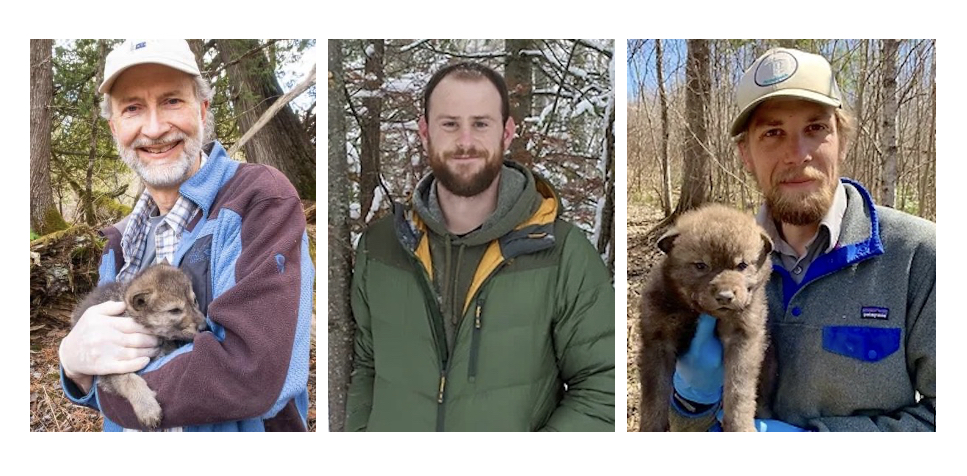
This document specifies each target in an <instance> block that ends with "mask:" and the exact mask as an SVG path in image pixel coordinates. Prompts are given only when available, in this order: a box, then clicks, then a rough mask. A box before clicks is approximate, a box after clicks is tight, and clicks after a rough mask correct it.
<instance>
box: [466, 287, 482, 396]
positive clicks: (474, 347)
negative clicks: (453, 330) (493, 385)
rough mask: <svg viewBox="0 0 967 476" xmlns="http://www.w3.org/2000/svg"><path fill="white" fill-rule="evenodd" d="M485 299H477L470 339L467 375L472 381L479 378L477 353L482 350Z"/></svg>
mask: <svg viewBox="0 0 967 476" xmlns="http://www.w3.org/2000/svg"><path fill="white" fill-rule="evenodd" d="M483 305H484V299H483V298H480V299H477V309H476V310H475V311H474V319H473V337H472V338H471V340H470V363H469V367H470V369H469V371H468V372H467V377H468V378H469V380H470V383H474V382H476V380H477V354H478V353H479V350H480V316H481V314H483Z"/></svg>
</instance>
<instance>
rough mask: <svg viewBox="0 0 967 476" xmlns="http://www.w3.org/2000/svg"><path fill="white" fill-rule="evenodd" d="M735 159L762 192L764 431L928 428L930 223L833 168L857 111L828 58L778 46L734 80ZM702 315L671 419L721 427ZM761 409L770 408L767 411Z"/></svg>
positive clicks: (932, 400)
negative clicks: (771, 386)
mask: <svg viewBox="0 0 967 476" xmlns="http://www.w3.org/2000/svg"><path fill="white" fill-rule="evenodd" d="M736 102H737V106H738V110H739V112H738V114H737V115H736V117H735V119H734V120H733V121H732V125H731V129H730V132H731V135H732V136H733V138H734V140H735V142H736V145H737V148H738V152H739V156H740V157H741V158H742V162H743V164H744V165H745V167H746V169H747V170H748V171H749V172H751V173H752V174H753V175H754V176H755V178H756V181H757V182H758V184H759V188H760V190H761V191H762V193H763V195H764V197H765V204H764V205H763V206H762V209H761V210H760V212H759V215H758V216H757V220H758V222H759V224H760V225H762V226H763V227H764V228H765V229H766V231H767V232H769V234H770V235H771V237H772V240H773V241H774V243H775V250H774V251H773V268H774V273H773V275H772V279H771V281H770V282H769V285H768V296H769V328H770V334H771V345H772V346H773V347H774V348H775V349H776V351H777V354H778V364H779V368H778V379H777V380H778V381H777V385H776V387H775V396H774V398H773V399H772V405H771V415H759V416H761V417H763V419H759V420H756V424H757V428H758V429H759V431H935V429H936V226H935V224H934V223H932V222H929V221H926V220H923V219H920V218H917V217H913V216H910V215H907V214H905V213H902V212H899V211H896V210H893V209H891V208H885V207H880V206H876V205H874V204H873V201H872V199H871V197H870V194H869V193H868V192H867V191H866V189H864V188H863V186H862V185H860V184H859V183H857V182H855V181H852V180H849V179H846V178H840V177H839V164H840V162H841V161H843V160H844V159H845V156H846V151H847V145H848V143H849V138H850V135H851V133H852V129H853V126H852V124H851V118H850V117H849V115H848V114H847V112H846V111H845V110H844V104H843V98H842V95H841V94H840V91H839V88H838V87H837V85H836V78H835V75H834V74H833V71H832V68H831V67H830V64H829V62H828V61H826V59H825V58H823V57H822V56H818V55H814V54H809V53H805V52H802V51H798V50H794V49H786V48H775V49H771V50H769V51H767V52H766V53H765V54H763V55H762V56H760V57H759V58H758V59H757V60H756V61H755V63H753V64H752V66H751V67H750V68H749V69H748V70H747V71H746V72H745V74H744V75H743V76H742V79H741V80H740V81H739V85H738V88H737V94H736ZM701 319H702V320H703V322H704V325H703V324H700V325H699V331H698V332H697V334H696V337H695V339H694V340H693V346H692V348H691V349H690V350H689V352H688V354H687V355H686V356H683V357H682V359H680V360H679V362H678V366H677V371H676V376H675V395H674V397H673V401H672V404H671V405H672V408H673V410H674V411H673V412H672V414H673V417H672V418H673V422H672V428H673V429H679V430H686V429H687V430H704V429H708V428H709V427H713V428H714V426H715V415H716V413H717V411H718V410H719V409H720V407H721V395H722V368H721V361H722V351H721V344H720V343H719V342H718V340H717V339H716V338H714V328H715V326H714V320H713V318H711V317H709V316H702V318H701ZM767 418H768V419H767Z"/></svg>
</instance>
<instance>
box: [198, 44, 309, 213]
mask: <svg viewBox="0 0 967 476" xmlns="http://www.w3.org/2000/svg"><path fill="white" fill-rule="evenodd" d="M216 44H217V45H218V49H219V51H220V53H221V55H222V57H223V62H224V63H225V64H228V65H229V66H228V67H227V70H228V78H229V83H230V85H231V99H232V104H233V106H234V108H235V113H236V114H237V116H238V127H239V132H240V133H244V132H245V131H247V130H248V129H249V128H250V127H252V126H253V125H254V124H255V123H256V122H257V121H258V119H259V117H261V116H262V113H263V112H265V110H266V109H268V108H269V106H271V105H272V103H273V102H275V101H276V100H277V99H278V98H280V97H281V96H282V94H283V93H282V88H281V87H280V86H279V82H278V80H277V79H276V78H275V72H274V71H273V70H272V68H271V67H270V66H269V61H268V58H267V57H266V54H265V53H264V52H263V51H259V52H257V53H256V54H251V55H247V56H245V57H243V55H246V53H248V52H250V51H251V50H252V49H253V48H257V47H258V41H257V40H216ZM236 59H240V60H238V61H235V60H236ZM233 61H234V62H233ZM245 158H246V160H248V161H249V162H254V163H259V164H266V165H271V166H272V167H275V168H276V169H279V171H281V172H282V173H283V174H285V176H286V177H287V178H288V179H289V181H290V182H292V185H293V186H294V187H295V189H296V191H297V192H298V193H299V196H300V197H302V198H303V199H315V196H316V150H315V147H314V146H313V145H312V142H311V141H310V137H309V136H308V135H306V133H305V131H304V129H303V127H302V124H301V123H300V122H299V118H298V116H297V115H296V114H295V113H294V112H292V109H291V108H289V107H288V106H287V107H284V108H282V110H281V111H279V113H278V114H276V115H275V116H274V117H273V118H272V120H271V121H269V123H268V124H266V126H265V127H264V128H262V130H261V131H259V133H258V134H256V135H255V136H254V137H253V138H252V140H251V141H249V142H248V143H247V144H245Z"/></svg>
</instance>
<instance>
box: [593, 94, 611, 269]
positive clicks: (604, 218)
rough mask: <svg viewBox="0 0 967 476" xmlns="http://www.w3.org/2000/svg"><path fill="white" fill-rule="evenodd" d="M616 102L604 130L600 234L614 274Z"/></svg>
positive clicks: (600, 243) (601, 247)
mask: <svg viewBox="0 0 967 476" xmlns="http://www.w3.org/2000/svg"><path fill="white" fill-rule="evenodd" d="M614 108H615V104H614V101H612V102H611V106H610V108H609V109H610V111H608V117H607V119H606V120H607V126H606V128H605V131H604V141H605V144H604V146H605V151H604V153H605V154H606V155H607V156H606V157H605V159H606V160H605V164H604V172H605V176H604V180H605V181H604V209H602V210H601V226H600V234H599V235H598V243H597V246H598V254H601V255H604V259H605V264H606V265H607V266H608V269H609V270H610V271H611V276H612V277H613V276H614V226H615V225H614V186H615V183H614V175H615V174H614V115H615V109H614Z"/></svg>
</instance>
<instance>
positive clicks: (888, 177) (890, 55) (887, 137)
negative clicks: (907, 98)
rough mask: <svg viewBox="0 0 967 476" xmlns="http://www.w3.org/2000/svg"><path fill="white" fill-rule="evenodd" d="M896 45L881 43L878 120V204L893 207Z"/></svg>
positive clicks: (895, 165) (895, 135)
mask: <svg viewBox="0 0 967 476" xmlns="http://www.w3.org/2000/svg"><path fill="white" fill-rule="evenodd" d="M898 46H899V42H897V40H883V44H882V55H881V58H880V59H881V61H882V64H883V67H882V70H881V74H882V75H883V76H882V84H883V107H882V108H881V114H882V115H881V116H880V117H881V119H880V126H881V128H882V129H881V131H880V149H881V150H882V151H883V171H882V175H881V178H880V204H881V205H883V206H887V207H893V206H894V202H895V198H896V180H897V124H896V118H897V99H896V76H897V71H896V63H897V51H898Z"/></svg>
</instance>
